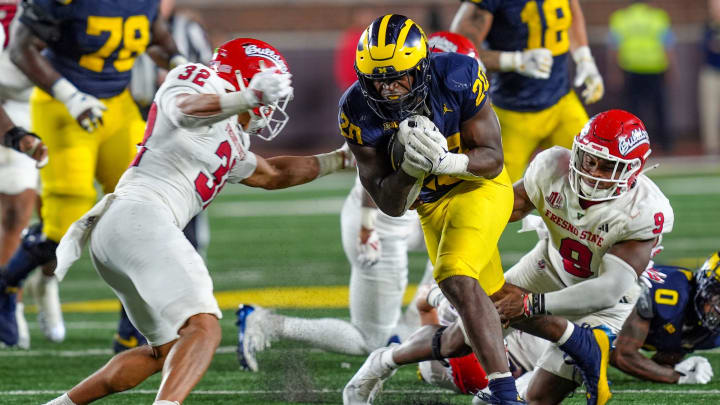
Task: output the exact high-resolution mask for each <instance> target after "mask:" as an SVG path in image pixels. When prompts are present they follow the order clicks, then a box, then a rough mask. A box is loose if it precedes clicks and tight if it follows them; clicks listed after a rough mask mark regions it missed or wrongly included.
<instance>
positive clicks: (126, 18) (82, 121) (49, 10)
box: [0, 0, 186, 328]
mask: <svg viewBox="0 0 720 405" xmlns="http://www.w3.org/2000/svg"><path fill="white" fill-rule="evenodd" d="M158 4H159V0H142V1H133V2H127V1H118V0H106V1H90V0H75V1H72V0H64V1H59V0H26V1H23V3H22V13H21V15H20V17H19V21H20V24H18V26H17V28H16V29H15V30H14V32H13V36H12V38H11V41H10V45H9V49H8V52H9V53H10V57H11V59H12V61H13V62H14V63H15V64H16V65H17V66H18V67H19V68H20V70H22V71H23V73H25V74H26V75H27V77H28V78H29V79H30V80H31V81H32V82H33V83H34V84H35V85H36V87H35V89H34V90H33V93H32V95H31V98H30V114H31V127H32V130H33V131H34V132H35V133H37V134H38V135H39V136H40V137H41V138H42V139H43V141H44V142H45V144H46V145H47V147H48V150H49V152H50V155H51V156H53V159H52V160H51V161H50V162H49V164H48V165H47V166H46V167H45V169H43V170H42V171H41V180H42V185H43V186H42V200H43V204H42V210H41V211H42V212H41V216H42V219H43V223H42V226H41V227H33V228H31V232H28V233H27V234H26V236H25V237H24V239H23V243H22V244H21V245H20V247H19V248H18V249H17V250H16V251H15V254H14V255H13V257H12V258H11V259H10V261H9V263H8V265H7V268H6V269H5V271H4V272H3V274H2V277H1V278H0V287H2V286H9V287H18V286H20V285H21V283H22V281H23V280H24V279H25V278H26V277H27V275H28V273H29V272H30V271H32V270H33V269H34V268H35V267H37V266H40V265H50V264H51V263H52V262H53V261H54V260H55V248H56V247H57V244H58V242H59V241H60V238H61V237H62V236H63V234H64V233H65V231H66V230H67V229H68V227H69V226H70V224H71V223H72V222H73V221H75V220H77V219H78V218H79V217H80V216H81V215H82V214H83V213H85V212H87V211H88V210H89V209H90V208H91V207H92V206H93V204H94V203H95V201H96V191H95V187H94V180H95V179H97V180H98V182H99V183H100V184H101V185H102V187H103V191H104V192H105V193H110V192H112V191H113V189H114V188H115V185H116V184H117V181H118V179H119V178H120V176H121V175H122V173H123V172H124V171H125V169H126V168H127V166H128V164H129V163H130V161H131V160H132V158H133V156H134V155H135V153H136V152H137V149H136V145H137V144H138V143H139V142H140V141H141V140H142V136H143V132H144V128H145V122H144V121H143V120H142V118H141V116H140V113H139V112H138V109H137V107H136V106H135V104H134V102H133V100H132V97H131V96H130V93H129V91H128V90H127V85H128V82H129V81H130V69H131V68H132V66H133V63H134V62H135V58H136V57H137V56H138V55H139V54H141V53H143V52H144V51H145V49H146V47H147V46H148V45H150V44H154V45H157V46H158V48H159V50H162V51H163V52H164V53H165V54H166V55H167V56H168V57H167V59H168V60H169V61H168V60H166V61H165V62H166V66H168V65H176V64H181V63H185V61H186V59H185V58H184V57H182V56H181V55H179V54H178V52H177V48H176V46H175V43H174V42H173V40H172V37H171V36H170V34H169V33H168V30H167V27H166V25H165V23H164V22H163V21H162V20H161V19H158V18H157V14H158ZM3 294H4V292H3V291H0V296H1V295H3ZM10 299H14V297H13V298H10ZM2 327H4V326H3V325H0V328H2Z"/></svg>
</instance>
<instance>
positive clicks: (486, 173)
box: [466, 146, 504, 179]
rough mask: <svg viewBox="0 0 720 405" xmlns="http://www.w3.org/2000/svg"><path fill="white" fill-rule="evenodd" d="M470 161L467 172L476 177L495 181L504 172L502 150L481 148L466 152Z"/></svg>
mask: <svg viewBox="0 0 720 405" xmlns="http://www.w3.org/2000/svg"><path fill="white" fill-rule="evenodd" d="M466 155H468V158H469V161H468V166H467V171H468V172H469V173H471V174H473V175H475V176H479V177H484V178H486V179H494V178H495V177H497V176H499V175H500V173H502V170H503V163H504V161H503V154H502V149H500V150H498V149H497V148H494V147H488V146H481V147H477V148H474V149H471V150H469V151H468V152H466Z"/></svg>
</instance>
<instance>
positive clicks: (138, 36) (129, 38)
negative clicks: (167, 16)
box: [22, 0, 159, 98]
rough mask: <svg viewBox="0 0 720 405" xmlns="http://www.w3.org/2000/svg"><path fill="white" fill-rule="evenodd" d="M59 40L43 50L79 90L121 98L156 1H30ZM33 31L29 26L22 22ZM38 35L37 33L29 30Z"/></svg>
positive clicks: (144, 42)
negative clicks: (119, 95)
mask: <svg viewBox="0 0 720 405" xmlns="http://www.w3.org/2000/svg"><path fill="white" fill-rule="evenodd" d="M32 3H34V5H35V7H36V8H37V9H38V10H42V12H43V13H44V14H45V15H46V16H47V17H49V18H50V19H51V20H52V21H53V24H54V25H55V26H56V29H57V30H58V31H59V35H58V36H57V37H55V38H52V39H50V40H47V39H46V42H47V45H48V47H47V48H46V49H45V50H44V51H43V53H44V55H45V56H46V57H47V58H48V60H49V61H50V63H51V64H52V65H53V67H54V68H55V69H56V70H57V71H58V72H59V73H60V74H61V75H62V76H63V77H65V78H66V79H68V80H69V81H70V82H72V84H74V85H75V86H76V87H77V88H78V89H80V91H83V92H85V93H88V94H92V95H93V96H95V97H98V98H108V97H112V96H115V95H117V94H119V93H121V92H122V91H123V90H125V88H126V87H127V85H128V83H129V81H130V69H131V68H132V67H133V63H134V62H135V58H136V57H137V56H138V55H140V54H141V53H143V52H145V48H146V47H147V45H148V43H149V42H150V27H151V25H152V23H153V21H154V20H155V18H156V17H157V13H158V4H159V0H133V1H127V0H75V1H67V0H65V1H58V0H32ZM22 21H23V23H25V24H27V25H29V26H30V28H31V29H33V26H32V25H33V24H34V22H33V21H30V20H27V19H23V20H22ZM33 31H34V32H37V31H36V29H33Z"/></svg>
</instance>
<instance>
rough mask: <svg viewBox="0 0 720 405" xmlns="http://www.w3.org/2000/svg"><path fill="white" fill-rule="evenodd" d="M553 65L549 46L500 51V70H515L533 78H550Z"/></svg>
mask: <svg viewBox="0 0 720 405" xmlns="http://www.w3.org/2000/svg"><path fill="white" fill-rule="evenodd" d="M552 65H553V57H552V52H550V50H549V49H547V48H536V49H526V50H524V51H516V52H501V53H500V70H502V71H503V72H507V71H514V72H517V73H519V74H521V75H523V76H528V77H532V78H533V79H549V78H550V72H551V71H552Z"/></svg>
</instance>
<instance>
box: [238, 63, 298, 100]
mask: <svg viewBox="0 0 720 405" xmlns="http://www.w3.org/2000/svg"><path fill="white" fill-rule="evenodd" d="M291 77H292V75H291V74H290V73H277V72H276V71H274V70H263V71H262V72H259V73H256V74H255V76H253V78H252V79H251V80H250V85H248V88H247V90H249V93H250V95H252V96H254V97H255V103H254V104H255V105H258V104H264V105H269V104H273V103H275V102H277V101H279V100H280V99H283V98H285V97H287V96H291V95H292V94H293V87H292V82H291V80H290V78H291Z"/></svg>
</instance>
